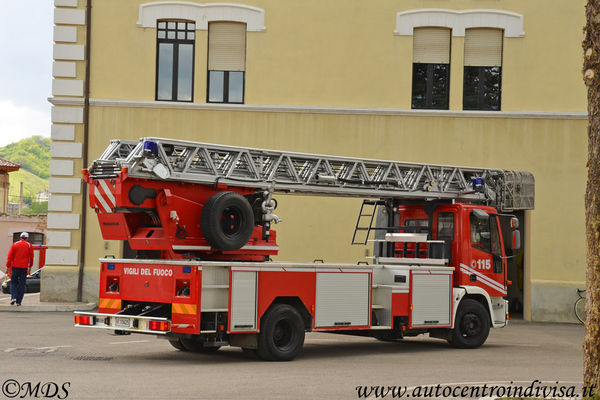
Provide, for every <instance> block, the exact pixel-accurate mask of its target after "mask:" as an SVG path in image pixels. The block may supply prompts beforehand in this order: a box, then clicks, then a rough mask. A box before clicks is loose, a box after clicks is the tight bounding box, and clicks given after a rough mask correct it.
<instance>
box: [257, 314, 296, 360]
mask: <svg viewBox="0 0 600 400" xmlns="http://www.w3.org/2000/svg"><path fill="white" fill-rule="evenodd" d="M303 345H304V321H303V320H302V316H301V315H300V313H299V312H298V311H297V310H296V309H295V308H294V307H292V306H290V305H287V304H276V305H274V306H273V307H272V308H271V309H270V310H269V311H267V313H266V314H265V316H264V317H263V319H262V321H261V331H260V333H259V334H258V349H257V353H258V356H259V357H260V358H262V359H263V360H271V361H289V360H292V359H294V358H295V357H296V356H297V355H298V354H300V352H301V351H302V346H303Z"/></svg>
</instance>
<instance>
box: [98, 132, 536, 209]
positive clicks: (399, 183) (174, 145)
mask: <svg viewBox="0 0 600 400" xmlns="http://www.w3.org/2000/svg"><path fill="white" fill-rule="evenodd" d="M122 167H127V169H128V174H129V176H131V177H137V178H146V179H154V180H175V181H184V182H195V183H200V184H214V183H216V182H218V183H223V184H227V185H229V186H244V187H255V188H257V189H268V188H271V189H272V190H273V191H274V192H279V193H298V194H309V195H341V196H346V197H379V198H408V199H457V200H461V201H470V202H478V203H484V204H490V205H494V206H496V207H498V208H499V209H501V210H517V209H530V208H533V196H534V179H533V175H532V174H531V173H529V172H518V171H510V170H499V169H486V168H473V167H459V166H446V165H435V164H418V163H406V162H395V161H386V160H373V159H362V158H352V157H338V156H327V155H318V154H305V153H294V152H284V151H275V150H265V149H254V148H246V147H235V146H224V145H215V144H207V143H198V142H191V141H181V140H172V139H163V138H154V137H151V138H142V139H140V141H139V142H137V143H135V144H134V142H131V141H122V140H113V141H111V143H110V146H109V147H108V148H107V150H106V151H105V152H104V154H103V155H102V156H101V157H100V159H98V160H96V161H94V162H93V163H92V165H91V166H90V168H89V172H90V176H91V177H92V178H101V177H111V176H116V174H118V173H119V172H120V170H121V168H122Z"/></svg>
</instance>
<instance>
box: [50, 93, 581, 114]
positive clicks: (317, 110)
mask: <svg viewBox="0 0 600 400" xmlns="http://www.w3.org/2000/svg"><path fill="white" fill-rule="evenodd" d="M48 101H50V103H52V104H53V105H55V106H81V105H83V99H79V98H71V97H51V98H49V99H48ZM90 105H92V106H94V107H129V108H156V109H169V108H171V109H178V110H209V111H243V112H249V111H250V112H276V113H300V114H340V115H393V116H407V117H450V118H514V119H587V113H585V112H549V111H463V110H407V109H401V108H365V107H321V106H293V105H255V104H207V103H181V102H170V101H149V100H120V99H96V98H91V99H90Z"/></svg>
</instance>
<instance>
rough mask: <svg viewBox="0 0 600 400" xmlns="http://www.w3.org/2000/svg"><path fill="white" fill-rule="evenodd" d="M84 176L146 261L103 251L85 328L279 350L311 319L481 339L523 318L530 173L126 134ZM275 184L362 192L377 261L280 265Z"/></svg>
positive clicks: (362, 331)
mask: <svg viewBox="0 0 600 400" xmlns="http://www.w3.org/2000/svg"><path fill="white" fill-rule="evenodd" d="M83 175H84V179H85V181H86V182H87V183H88V185H89V202H90V206H91V207H92V208H93V209H94V210H95V211H96V213H97V216H98V221H99V223H100V229H101V231H102V235H103V237H104V239H106V240H122V241H125V243H126V245H127V246H128V247H129V248H130V249H131V250H132V252H133V253H134V254H135V258H127V259H115V258H108V257H107V258H103V259H100V263H101V270H100V293H99V305H98V312H75V326H77V327H89V328H98V329H107V330H110V331H113V332H114V333H116V334H131V333H142V334H154V335H158V336H160V337H164V338H166V339H167V340H168V341H169V342H170V343H171V344H172V345H173V346H174V347H175V348H177V349H179V350H182V351H191V352H201V353H210V352H213V351H216V350H218V349H219V348H220V347H221V346H226V345H230V346H238V347H241V348H242V349H244V350H245V351H247V352H251V353H255V354H257V355H258V356H259V357H260V358H262V359H265V360H291V359H293V358H294V357H296V356H297V355H298V354H299V353H300V352H301V350H302V347H303V343H304V337H305V332H310V331H319V332H333V333H340V334H353V335H363V336H372V337H375V338H378V339H381V340H394V339H401V338H403V337H406V336H415V335H418V334H424V333H428V334H429V335H430V336H431V337H436V338H442V339H445V340H447V341H448V342H449V343H451V344H452V345H454V346H457V347H461V348H475V347H478V346H481V345H482V344H483V343H484V342H485V340H486V339H487V336H488V333H489V330H490V328H491V327H503V326H505V325H506V324H507V321H508V306H507V301H506V300H505V299H504V296H506V294H507V284H508V282H507V275H506V273H507V260H508V259H509V258H510V257H511V255H512V254H514V253H515V250H517V249H518V248H519V246H520V232H519V230H518V219H517V218H515V217H514V216H513V215H511V214H506V213H507V212H511V211H513V210H524V209H533V205H534V179H533V175H532V174H530V173H528V172H517V171H510V170H494V169H485V168H472V167H458V166H442V165H431V164H415V163H403V162H393V161H382V160H371V159H358V158H349V157H336V156H324V155H316V154H302V153H291V152H283V151H272V150H264V149H253V148H242V147H235V146H222V145H213V144H206V143H197V142H189V141H178V140H171V139H163V138H143V139H141V140H140V141H139V142H134V141H126V140H113V141H111V143H110V145H109V147H108V148H107V149H106V150H105V152H104V153H103V154H102V156H101V157H100V158H99V159H98V160H96V161H94V162H93V163H92V164H91V166H90V167H89V168H88V169H87V170H84V171H83ZM276 193H280V194H301V195H321V196H345V197H361V198H363V199H364V200H363V204H362V207H361V209H360V212H359V216H358V219H357V223H356V229H355V231H354V235H353V237H352V244H361V245H365V244H367V242H370V243H372V244H373V246H374V253H373V257H371V259H370V260H369V261H370V262H361V263H359V264H341V263H323V262H316V261H315V262H310V263H288V262H280V261H272V260H271V257H272V256H276V255H277V254H278V250H279V247H278V245H277V236H276V233H275V231H274V230H273V229H271V228H272V224H274V223H277V222H279V221H280V219H279V217H278V216H277V215H276V214H274V211H275V208H276V206H277V202H276V200H275V199H274V198H273V195H274V194H276ZM316 217H318V216H316Z"/></svg>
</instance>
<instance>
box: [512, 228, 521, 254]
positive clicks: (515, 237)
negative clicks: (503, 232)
mask: <svg viewBox="0 0 600 400" xmlns="http://www.w3.org/2000/svg"><path fill="white" fill-rule="evenodd" d="M512 249H513V250H520V249H521V232H520V231H517V230H515V231H513V233H512Z"/></svg>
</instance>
